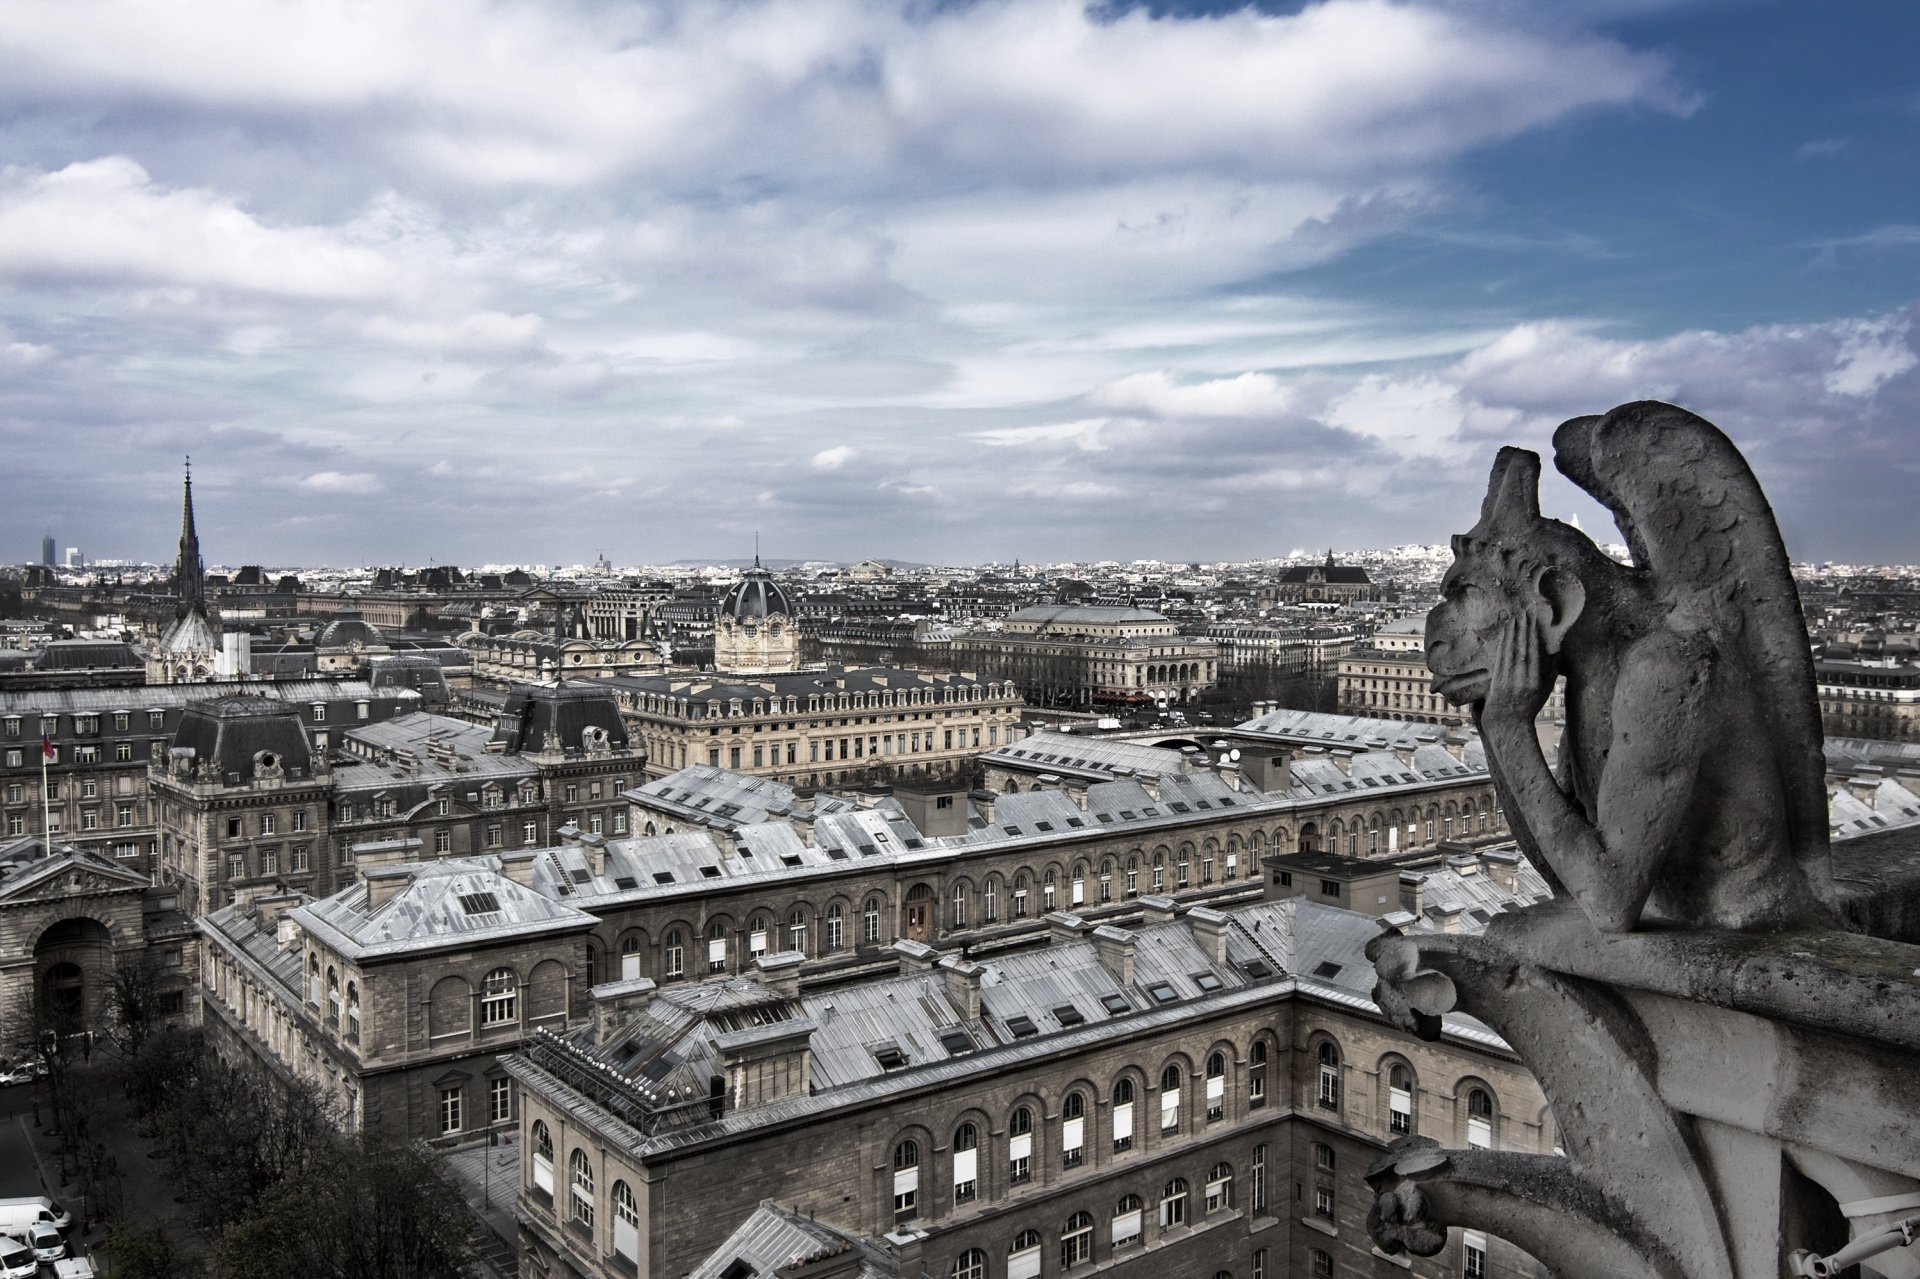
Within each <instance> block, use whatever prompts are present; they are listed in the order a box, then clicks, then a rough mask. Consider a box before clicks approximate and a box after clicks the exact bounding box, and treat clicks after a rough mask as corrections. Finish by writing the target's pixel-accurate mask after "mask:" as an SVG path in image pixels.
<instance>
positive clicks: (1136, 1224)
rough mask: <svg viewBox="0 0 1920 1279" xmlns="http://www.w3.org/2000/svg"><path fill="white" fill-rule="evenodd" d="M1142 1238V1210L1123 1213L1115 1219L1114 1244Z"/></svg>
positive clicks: (1136, 1209)
mask: <svg viewBox="0 0 1920 1279" xmlns="http://www.w3.org/2000/svg"><path fill="white" fill-rule="evenodd" d="M1139 1237H1140V1210H1139V1209H1138V1208H1135V1209H1134V1210H1133V1211H1132V1212H1123V1213H1121V1214H1120V1215H1119V1216H1118V1217H1115V1218H1114V1219H1113V1242H1114V1243H1115V1244H1116V1245H1118V1244H1123V1243H1125V1242H1126V1241H1127V1240H1129V1239H1138V1238H1139Z"/></svg>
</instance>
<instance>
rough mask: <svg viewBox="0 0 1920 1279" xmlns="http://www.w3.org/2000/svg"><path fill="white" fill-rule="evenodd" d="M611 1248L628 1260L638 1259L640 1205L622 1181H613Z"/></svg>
mask: <svg viewBox="0 0 1920 1279" xmlns="http://www.w3.org/2000/svg"><path fill="white" fill-rule="evenodd" d="M613 1250H614V1252H615V1253H617V1254H618V1255H620V1256H622V1257H625V1258H626V1259H627V1260H628V1261H638V1260H640V1205H639V1204H637V1203H635V1202H634V1198H633V1188H632V1187H631V1186H629V1185H627V1183H626V1182H624V1181H616V1182H614V1183H613Z"/></svg>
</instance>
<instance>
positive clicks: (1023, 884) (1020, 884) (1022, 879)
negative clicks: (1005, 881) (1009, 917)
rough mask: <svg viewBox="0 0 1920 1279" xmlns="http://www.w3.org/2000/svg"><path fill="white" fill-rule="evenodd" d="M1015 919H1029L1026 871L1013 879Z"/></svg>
mask: <svg viewBox="0 0 1920 1279" xmlns="http://www.w3.org/2000/svg"><path fill="white" fill-rule="evenodd" d="M1013 917H1014V918H1015V919H1025V918H1026V917H1027V872H1025V871H1024V870H1023V871H1021V872H1020V873H1019V874H1018V875H1015V876H1014V877H1013Z"/></svg>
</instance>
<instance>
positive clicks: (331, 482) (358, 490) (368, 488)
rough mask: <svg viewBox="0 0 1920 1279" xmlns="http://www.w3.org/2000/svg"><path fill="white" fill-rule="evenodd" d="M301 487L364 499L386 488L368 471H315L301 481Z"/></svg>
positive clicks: (312, 490)
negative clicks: (363, 497)
mask: <svg viewBox="0 0 1920 1279" xmlns="http://www.w3.org/2000/svg"><path fill="white" fill-rule="evenodd" d="M300 487H301V488H303V489H307V490H308V491H310V492H314V493H341V494H348V495H351V496H355V497H362V496H365V495H367V494H370V493H379V492H381V491H383V490H384V489H385V488H386V485H384V484H382V483H381V482H380V478H379V477H378V476H376V475H373V474H370V473H368V472H366V471H355V472H351V473H346V472H341V471H315V472H314V473H313V474H312V475H309V476H307V477H306V478H305V479H303V480H301V481H300Z"/></svg>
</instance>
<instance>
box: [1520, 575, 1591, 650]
mask: <svg viewBox="0 0 1920 1279" xmlns="http://www.w3.org/2000/svg"><path fill="white" fill-rule="evenodd" d="M1533 591H1534V605H1533V607H1534V613H1535V615H1536V616H1537V617H1538V618H1539V621H1540V640H1541V643H1542V644H1543V645H1544V646H1545V648H1546V650H1547V652H1549V653H1558V652H1559V651H1560V641H1561V640H1563V639H1565V638H1566V634H1567V632H1568V631H1569V630H1570V629H1572V627H1573V624H1574V623H1575V622H1577V621H1579V620H1580V614H1581V613H1582V612H1583V611H1584V610H1585V609H1586V607H1587V588H1586V587H1585V586H1584V585H1583V584H1582V583H1581V581H1580V579H1579V578H1578V577H1575V576H1574V575H1573V574H1572V573H1569V572H1568V571H1567V570H1566V569H1563V568H1552V567H1547V568H1541V569H1536V570H1535V571H1534V574H1533Z"/></svg>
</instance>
